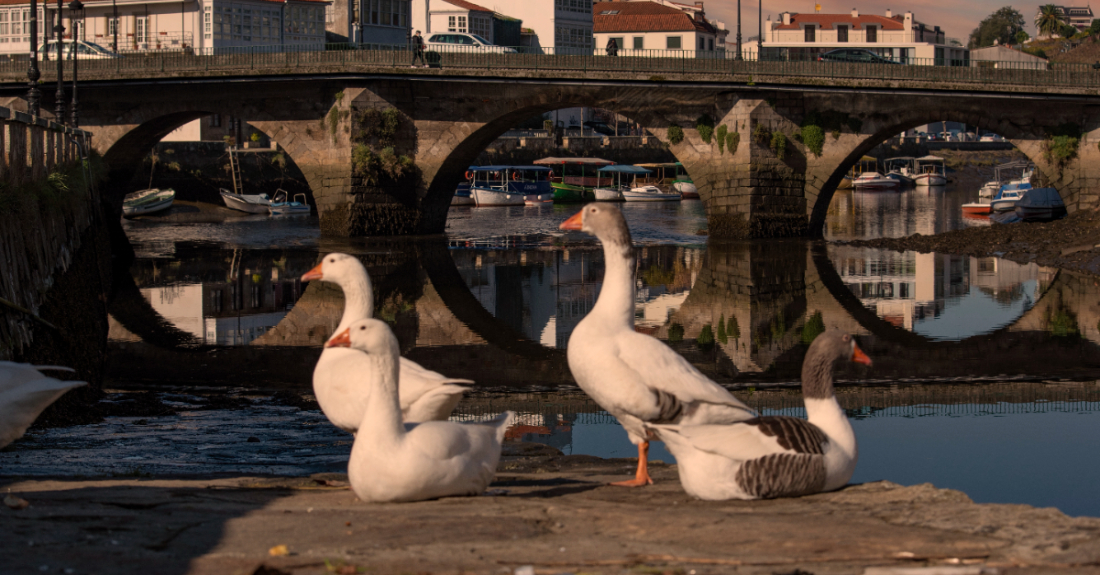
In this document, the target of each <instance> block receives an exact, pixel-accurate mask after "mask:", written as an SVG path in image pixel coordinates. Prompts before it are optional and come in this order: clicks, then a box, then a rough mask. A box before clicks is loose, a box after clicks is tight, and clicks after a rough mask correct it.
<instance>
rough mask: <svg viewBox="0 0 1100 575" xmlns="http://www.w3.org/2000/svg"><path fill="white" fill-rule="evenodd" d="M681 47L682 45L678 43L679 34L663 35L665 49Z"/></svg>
mask: <svg viewBox="0 0 1100 575" xmlns="http://www.w3.org/2000/svg"><path fill="white" fill-rule="evenodd" d="M681 47H682V44H680V37H679V36H666V37H665V49H668V50H679V49H680V48H681Z"/></svg>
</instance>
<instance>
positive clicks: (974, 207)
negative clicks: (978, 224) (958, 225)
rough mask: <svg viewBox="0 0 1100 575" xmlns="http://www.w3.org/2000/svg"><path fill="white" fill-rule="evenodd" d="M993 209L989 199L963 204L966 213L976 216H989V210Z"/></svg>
mask: <svg viewBox="0 0 1100 575" xmlns="http://www.w3.org/2000/svg"><path fill="white" fill-rule="evenodd" d="M992 209H993V208H992V206H991V205H990V203H989V201H984V202H973V203H969V204H963V205H962V211H963V213H964V214H970V215H975V216H988V215H989V212H990V211H992Z"/></svg>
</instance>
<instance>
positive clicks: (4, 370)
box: [0, 361, 87, 448]
mask: <svg viewBox="0 0 1100 575" xmlns="http://www.w3.org/2000/svg"><path fill="white" fill-rule="evenodd" d="M39 370H56V371H68V372H72V371H74V370H73V369H70V368H68V367H54V366H45V365H43V366H37V365H29V364H26V363H14V362H10V361H0V448H2V447H4V446H5V445H7V444H9V443H11V442H13V441H15V440H16V439H19V438H20V437H23V433H25V432H26V431H27V428H28V427H30V425H31V424H32V423H34V420H35V419H38V416H39V414H41V413H42V411H43V410H45V409H46V408H47V407H49V406H50V404H51V403H53V402H55V401H57V399H58V398H60V397H61V396H62V395H64V394H65V392H66V391H69V390H70V389H72V388H74V387H80V386H82V385H87V383H86V382H83V381H61V380H58V379H54V378H52V377H46V376H44V375H42V373H41V372H40V371H39Z"/></svg>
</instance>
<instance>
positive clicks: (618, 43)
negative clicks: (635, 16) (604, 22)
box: [611, 38, 626, 50]
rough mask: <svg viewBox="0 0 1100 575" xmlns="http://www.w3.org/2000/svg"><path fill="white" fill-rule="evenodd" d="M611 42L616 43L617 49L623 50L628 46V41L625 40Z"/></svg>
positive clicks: (614, 39)
mask: <svg viewBox="0 0 1100 575" xmlns="http://www.w3.org/2000/svg"><path fill="white" fill-rule="evenodd" d="M611 41H612V42H614V43H615V47H616V48H618V49H620V50H622V49H623V48H624V47H625V46H626V41H625V40H624V39H623V38H611Z"/></svg>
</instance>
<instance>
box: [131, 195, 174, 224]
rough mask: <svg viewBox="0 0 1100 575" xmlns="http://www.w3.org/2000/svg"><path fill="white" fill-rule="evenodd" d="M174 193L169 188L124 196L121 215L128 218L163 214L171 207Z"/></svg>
mask: <svg viewBox="0 0 1100 575" xmlns="http://www.w3.org/2000/svg"><path fill="white" fill-rule="evenodd" d="M175 200H176V191H175V190H173V189H171V188H165V189H163V190H162V189H159V188H151V189H148V190H141V191H137V192H134V193H132V194H126V197H125V198H123V200H122V215H123V216H126V217H128V218H130V217H134V216H144V215H146V214H155V213H157V212H163V211H164V210H167V209H168V208H170V207H172V202H174V201H175Z"/></svg>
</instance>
